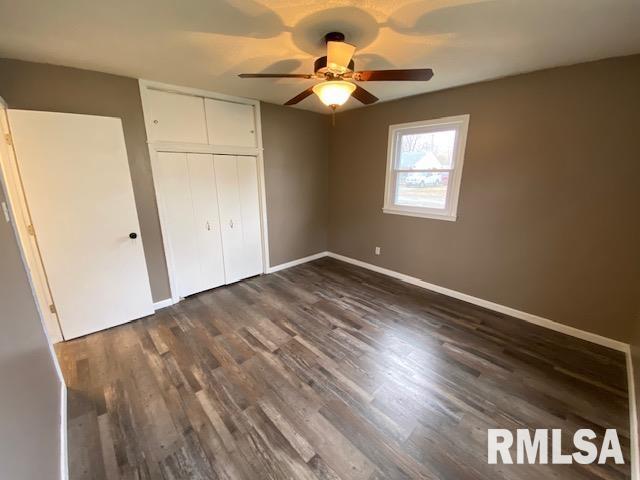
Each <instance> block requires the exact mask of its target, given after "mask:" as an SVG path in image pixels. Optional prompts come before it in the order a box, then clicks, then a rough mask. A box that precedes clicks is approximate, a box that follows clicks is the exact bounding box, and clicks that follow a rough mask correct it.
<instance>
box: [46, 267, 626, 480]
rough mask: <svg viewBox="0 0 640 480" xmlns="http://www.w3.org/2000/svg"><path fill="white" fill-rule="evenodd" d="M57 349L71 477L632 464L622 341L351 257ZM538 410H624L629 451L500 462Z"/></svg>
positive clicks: (603, 423) (587, 474) (455, 474)
mask: <svg viewBox="0 0 640 480" xmlns="http://www.w3.org/2000/svg"><path fill="white" fill-rule="evenodd" d="M523 288H524V286H523ZM57 350H58V355H59V357H60V359H61V361H62V365H63V370H64V375H65V379H66V381H67V384H68V386H69V451H70V470H71V472H70V473H71V480H80V479H86V478H92V479H104V478H108V479H116V478H125V479H148V478H152V479H210V478H213V479H215V478H224V479H236V478H238V479H251V480H253V479H343V480H347V479H363V480H364V479H372V480H373V479H383V478H384V479H408V478H443V479H455V480H459V479H486V480H496V479H503V478H508V479H541V478H556V479H587V478H604V479H614V478H616V479H617V478H629V476H630V474H629V467H628V459H629V438H628V436H629V423H628V398H627V390H626V387H627V386H626V373H625V359H624V356H623V354H622V353H619V352H615V351H612V350H609V349H606V348H603V347H598V346H596V345H593V344H590V343H587V342H583V341H581V340H578V339H575V338H572V337H568V336H564V335H561V334H558V333H555V332H552V331H549V330H545V329H542V328H538V327H536V326H533V325H530V324H527V323H525V322H522V321H520V320H516V319H513V318H510V317H506V316H504V315H500V314H497V313H494V312H490V311H488V310H484V309H482V308H479V307H476V306H473V305H469V304H466V303H464V302H460V301H457V300H453V299H450V298H448V297H444V296H440V295H437V294H433V293H430V292H427V291H425V290H422V289H418V288H415V287H412V286H410V285H407V284H404V283H400V282H397V281H395V280H392V279H390V278H388V277H385V276H382V275H378V274H375V273H372V272H369V271H366V270H363V269H359V268H356V267H353V266H351V265H347V264H344V263H341V262H338V261H336V260H331V259H322V260H318V261H316V262H314V263H311V264H306V265H301V266H298V267H294V268H291V269H288V270H284V271H281V272H279V273H276V274H272V275H267V276H261V277H256V278H253V279H250V280H247V281H244V282H240V283H237V284H235V285H231V286H228V287H223V288H219V289H216V290H212V291H209V292H205V293H202V294H199V295H196V296H193V297H191V298H189V299H187V300H185V301H183V302H181V303H179V304H178V305H175V306H173V307H170V308H166V309H164V310H161V311H159V312H157V313H156V314H155V315H153V316H151V317H148V318H145V319H142V320H138V321H135V322H132V323H130V324H127V325H123V326H120V327H116V328H113V329H111V330H108V331H104V332H100V333H97V334H93V335H90V336H87V337H84V338H81V339H78V340H74V341H70V342H67V343H65V344H61V345H59V347H58V349H57ZM536 427H539V428H563V429H564V434H565V438H564V445H565V447H568V446H569V445H568V442H569V441H570V440H571V438H572V435H573V432H574V431H575V430H576V429H578V428H592V429H594V430H596V431H597V432H600V433H599V435H600V437H599V439H600V440H601V438H602V437H601V434H602V432H603V429H604V428H617V429H618V432H619V434H620V435H621V442H622V444H623V450H624V455H625V459H626V461H627V465H621V466H616V465H614V464H613V463H612V462H611V461H610V463H609V464H607V465H605V466H599V465H588V466H587V465H567V466H565V465H562V466H558V465H554V466H551V465H508V466H505V465H498V466H496V465H488V464H487V461H486V455H487V428H509V429H512V430H513V431H515V429H516V428H536ZM572 450H573V448H572V449H571V451H572Z"/></svg>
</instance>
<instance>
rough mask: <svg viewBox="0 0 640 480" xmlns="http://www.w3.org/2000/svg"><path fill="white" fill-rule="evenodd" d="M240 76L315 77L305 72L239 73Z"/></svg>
mask: <svg viewBox="0 0 640 480" xmlns="http://www.w3.org/2000/svg"><path fill="white" fill-rule="evenodd" d="M238 76H239V77H240V78H315V75H310V74H306V73H241V74H239V75H238Z"/></svg>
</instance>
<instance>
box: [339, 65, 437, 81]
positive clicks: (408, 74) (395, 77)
mask: <svg viewBox="0 0 640 480" xmlns="http://www.w3.org/2000/svg"><path fill="white" fill-rule="evenodd" d="M431 77H433V70H431V69H430V68H415V69H413V70H411V69H408V70H366V71H363V72H354V73H353V75H352V77H351V78H353V79H354V80H358V81H359V82H388V81H417V82H419V81H422V82H426V81H427V80H431Z"/></svg>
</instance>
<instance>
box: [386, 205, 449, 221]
mask: <svg viewBox="0 0 640 480" xmlns="http://www.w3.org/2000/svg"><path fill="white" fill-rule="evenodd" d="M382 211H383V212H384V213H389V214H391V215H405V216H407V217H420V218H431V219H433V220H446V221H447V222H455V221H456V220H457V219H458V217H457V216H455V215H440V214H437V213H429V212H414V211H411V210H402V209H399V208H386V207H385V208H383V209H382Z"/></svg>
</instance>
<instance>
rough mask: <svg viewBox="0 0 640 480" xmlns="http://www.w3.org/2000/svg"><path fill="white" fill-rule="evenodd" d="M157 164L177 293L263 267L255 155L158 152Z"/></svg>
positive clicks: (191, 291)
mask: <svg viewBox="0 0 640 480" xmlns="http://www.w3.org/2000/svg"><path fill="white" fill-rule="evenodd" d="M156 166H157V168H156V172H155V173H156V176H157V178H156V185H157V187H159V188H160V192H159V197H160V198H161V201H162V210H163V212H164V215H163V217H164V218H163V221H164V233H165V248H167V247H168V248H169V250H170V257H171V263H172V266H173V278H174V283H175V286H174V288H175V289H176V290H177V292H176V293H177V294H178V295H179V296H180V297H186V296H187V295H192V294H194V293H197V292H201V291H203V290H208V289H210V288H214V287H218V286H220V285H224V284H228V283H233V282H237V281H238V280H242V279H243V278H247V277H251V276H253V275H258V274H260V273H262V237H261V229H260V200H259V196H258V171H257V164H256V157H252V156H236V155H212V154H202V153H176V152H158V156H157V162H156Z"/></svg>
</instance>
